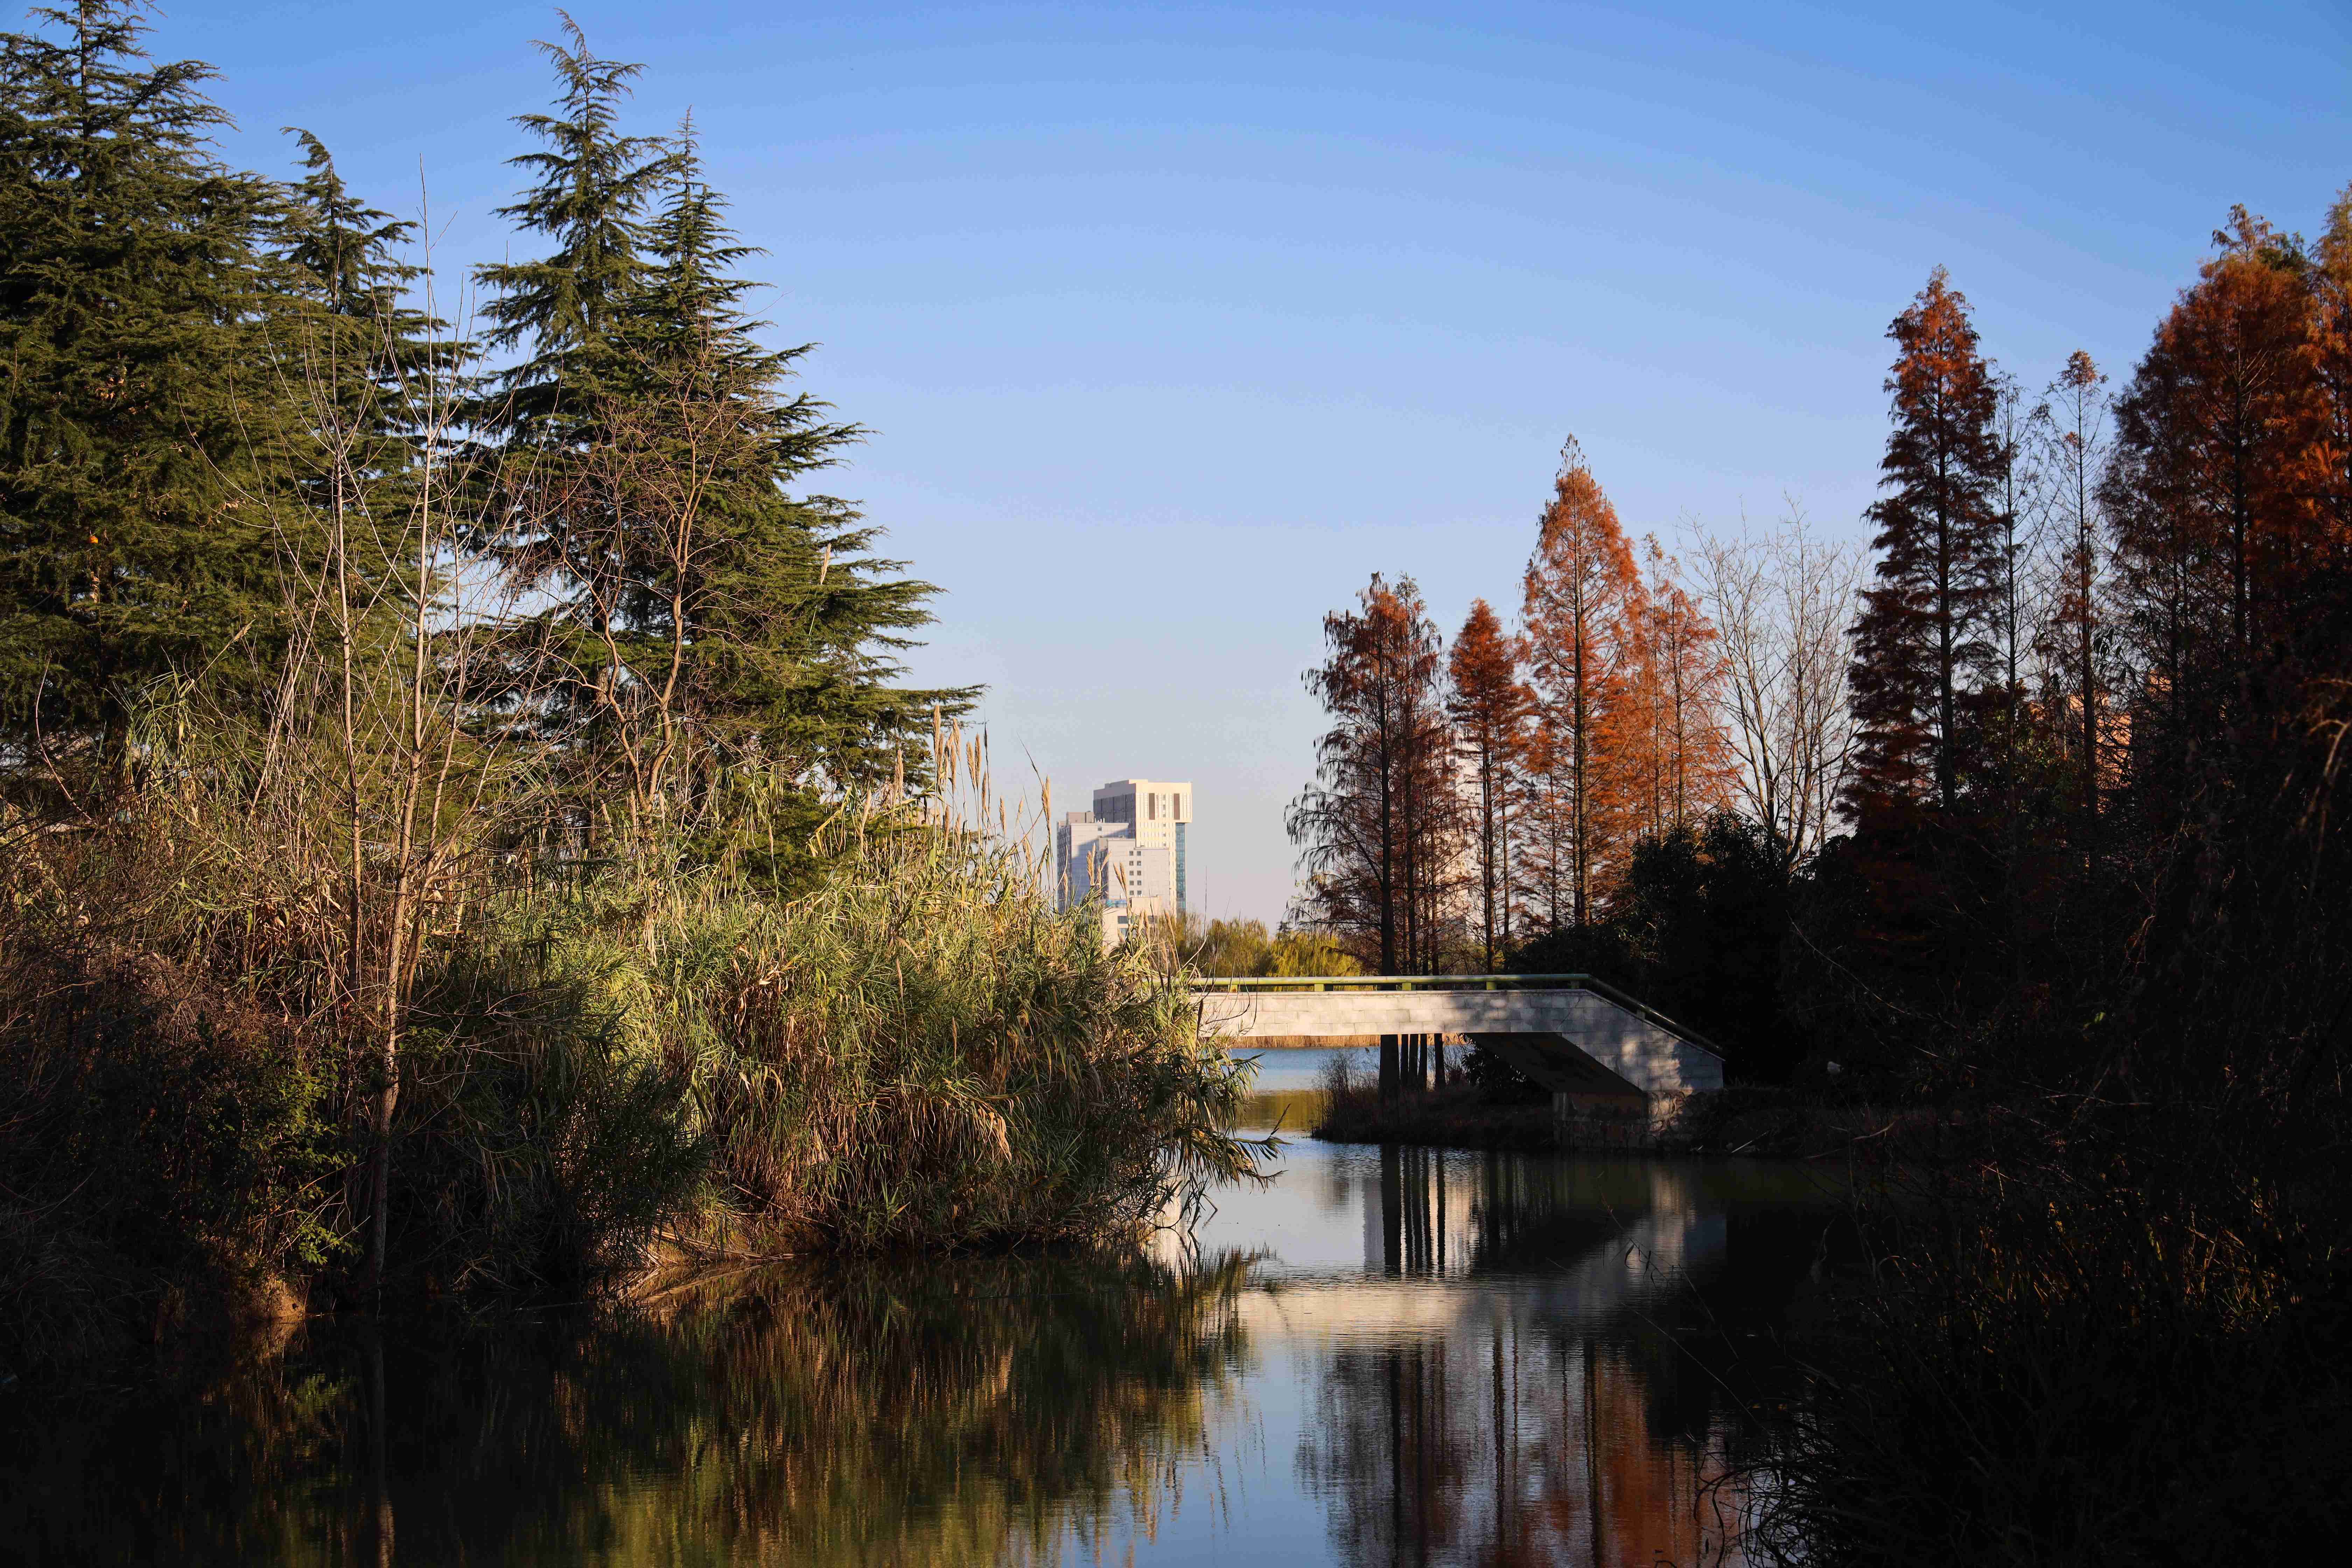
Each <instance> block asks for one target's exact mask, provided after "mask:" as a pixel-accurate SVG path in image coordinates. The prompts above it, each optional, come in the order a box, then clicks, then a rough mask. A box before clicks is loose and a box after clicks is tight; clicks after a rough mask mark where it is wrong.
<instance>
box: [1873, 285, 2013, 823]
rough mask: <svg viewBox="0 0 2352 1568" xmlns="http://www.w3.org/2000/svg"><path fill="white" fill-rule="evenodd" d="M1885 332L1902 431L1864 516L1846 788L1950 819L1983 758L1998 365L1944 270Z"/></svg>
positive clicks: (1995, 541) (1996, 569) (1996, 574)
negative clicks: (1868, 576)
mask: <svg viewBox="0 0 2352 1568" xmlns="http://www.w3.org/2000/svg"><path fill="white" fill-rule="evenodd" d="M1886 335H1887V336H1888V337H1890V338H1892V339H1894V340H1895V344H1896V347H1897V348H1898V350H1899V351H1900V352H1899V353H1897V355H1896V357H1895V364H1894V366H1893V368H1892V369H1891V370H1889V372H1888V373H1887V377H1886V390H1887V392H1888V393H1889V394H1890V395H1891V398H1892V412H1893V415H1894V428H1893V429H1892V431H1890V432H1889V434H1888V436H1887V438H1886V455H1885V458H1882V459H1881V461H1880V463H1879V476H1880V478H1879V483H1880V486H1881V488H1882V489H1884V491H1885V494H1884V495H1882V496H1881V497H1880V498H1879V500H1877V501H1875V502H1874V503H1873V504H1872V506H1871V508H1870V511H1869V517H1870V520H1871V521H1873V522H1874V523H1875V524H1877V526H1878V534H1877V537H1876V538H1875V539H1874V540H1873V541H1872V543H1873V545H1874V548H1875V549H1876V550H1877V552H1878V562H1877V566H1876V579H1875V581H1874V583H1873V584H1872V585H1871V586H1870V587H1869V588H1867V589H1866V590H1864V593H1863V595H1862V599H1863V610H1862V616H1861V618H1860V619H1859V620H1858V621H1857V622H1856V623H1855V625H1854V628H1853V640H1854V662H1853V672H1852V677H1851V679H1852V690H1853V713H1854V719H1855V722H1856V727H1857V731H1858V740H1859V743H1858V745H1857V748H1856V755H1855V761H1854V767H1853V782H1852V783H1851V784H1850V785H1849V786H1848V795H1849V797H1850V798H1851V799H1852V800H1853V802H1854V804H1856V805H1859V806H1862V807H1864V808H1865V809H1867V808H1870V807H1874V806H1879V805H1895V804H1902V803H1909V804H1916V805H1932V806H1934V807H1936V808H1937V809H1939V810H1940V811H1941V812H1943V813H1944V814H1945V815H1946V816H1949V815H1951V814H1952V813H1954V812H1956V811H1957V810H1958V807H1959V805H1960V794H1961V789H1962V786H1963V784H1965V783H1966V782H1967V780H1968V779H1969V775H1970V773H1972V772H1973V771H1976V768H1977V764H1978V763H1979V761H1980V759H1979V757H1978V755H1977V752H1978V750H1979V744H1980V741H1981V736H1982V730H1983V726H1982V724H1981V722H1980V720H1981V717H1982V716H1981V714H1980V713H1979V711H1978V710H1977V709H1978V699H1979V694H1980V693H1981V692H1982V691H1983V690H1984V689H1985V688H1986V686H1987V684H1988V683H1989V682H1990V681H1991V679H1993V668H1992V666H1993V645H1992V642H1991V640H1990V637H1989V635H1988V634H1989V630H1990V623H1991V617H1992V615H1993V612H1994V609H1995V600H1996V597H1997V594H1998V585H1999V582H2000V563H2001V560H2002V531H2001V526H2000V521H2001V520H2000V500H1999V484H2000V476H2001V471H2002V468H2003V465H2004V463H2005V461H2006V458H2005V455H2004V452H2003V448H2002V447H2001V444H2000V441H1999V439H1998V438H1997V437H1996V436H1995V434H1994V430H1993V415H1994V411H1995V405H1996V401H1997V393H1996V387H1995V384H1994V381H1993V375H1992V369H1991V367H1990V365H1989V364H1988V363H1986V362H1985V358H1984V355H1983V353H1981V351H1980V350H1979V347H1978V342H1977V330H1976V324H1975V323H1974V322H1973V321H1971V320H1970V319H1969V302H1968V300H1967V299H1966V298H1965V297H1964V296H1962V295H1961V293H1960V292H1959V290H1958V289H1954V288H1953V287H1952V286H1951V281H1950V279H1949V278H1948V277H1947V275H1946V274H1945V272H1944V269H1943V268H1940V267H1939V268H1937V269H1936V270H1935V272H1934V274H1933V275H1932V276H1931V277H1929V279H1927V287H1926V288H1925V289H1921V290H1920V291H1919V296H1918V298H1917V299H1916V300H1914V301H1913V302H1912V305H1911V308H1910V309H1908V310H1905V311H1904V312H1903V313H1902V314H1901V315H1900V316H1897V317H1896V318H1895V322H1894V324H1893V325H1892V326H1890V327H1889V328H1887V331H1886Z"/></svg>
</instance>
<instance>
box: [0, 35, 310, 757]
mask: <svg viewBox="0 0 2352 1568" xmlns="http://www.w3.org/2000/svg"><path fill="white" fill-rule="evenodd" d="M35 15H36V16H37V18H38V20H39V21H40V23H41V24H43V27H44V30H43V31H41V32H39V33H33V34H8V35H5V36H0V367H5V369H0V689H5V692H6V694H7V696H6V700H5V709H0V732H5V744H6V751H7V752H8V754H9V757H10V761H11V762H12V763H14V764H16V765H19V766H31V767H33V768H34V769H35V770H36V771H37V772H38V773H41V774H42V775H43V776H45V777H47V778H49V779H50V780H51V781H52V782H54V783H58V784H65V785H66V786H67V787H68V791H69V792H78V791H79V788H80V787H81V784H77V783H75V782H74V781H76V780H79V781H82V782H83V783H88V782H89V781H96V780H101V779H105V778H110V777H116V776H119V775H120V773H121V769H122V767H123V766H124V765H125V763H126V761H127V759H128V756H129V734H128V731H129V724H130V717H131V710H132V707H133V704H134V703H135V702H136V700H137V698H138V694H139V693H140V692H141V690H142V689H143V688H145V687H146V686H147V685H148V684H149V683H150V682H152V681H153V680H154V679H157V678H159V677H161V676H163V675H165V674H167V673H169V672H173V671H176V672H179V673H182V674H184V675H190V676H194V675H197V674H200V673H201V674H209V675H212V676H215V677H218V678H226V679H236V673H237V671H238V669H239V668H241V667H243V666H244V665H245V664H246V663H247V661H248V660H249V658H250V657H251V654H252V653H253V651H254V650H256V649H257V648H259V647H266V646H267V645H268V642H269V641H270V638H271V635H272V628H273V626H275V625H276V624H277V623H278V619H279V616H280V610H281V606H280V602H279V599H278V593H277V588H276V583H275V578H274V576H273V574H272V570H271V565H270V560H271V555H272V552H273V545H274V543H275V542H276V541H275V524H276V520H275V519H274V518H273V516H272V513H273V510H274V509H273V508H272V507H271V506H270V505H268V503H267V502H266V500H264V499H263V497H264V495H265V493H266V491H267V490H268V486H267V485H265V484H263V483H261V482H260V481H259V478H258V476H257V472H256V469H255V464H254V454H255V453H256V451H257V449H259V448H261V447H267V446H268V445H269V444H270V442H271V441H272V440H273V439H274V438H275V433H276V432H277V431H278V429H279V427H280V426H281V425H282V423H283V419H284V416H285V408H284V398H283V387H282V384H280V382H279V378H278V375H277V374H276V372H275V369H274V367H273V366H272V364H271V363H270V358H269V354H268V342H269V334H268V318H269V316H270V315H271V314H272V312H273V311H274V310H275V309H276V304H277V301H276V300H275V298H274V296H273V293H272V290H271V289H270V287H269V285H268V277H267V272H266V268H264V266H263V264H262V258H261V257H260V255H259V247H260V241H261V237H262V233H263V228H264V225H265V222H266V219H267V217H268V214H269V212H270V209H271V206H272V203H273V200H274V195H275V193H274V191H273V188H272V187H271V185H270V184H268V182H266V181H263V180H261V179H259V178H257V177H256V176H254V175H251V174H239V173H236V172H233V171H231V170H229V169H227V168H226V167H225V166H224V165H223V164H222V163H220V162H219V161H218V160H217V159H216V158H215V155H214V153H213V151H212V144H211V141H210V138H211V136H212V134H213V132H214V131H215V128H217V127H219V126H221V125H223V124H225V123H226V115H225V114H224V113H223V111H222V110H220V109H218V108H217V107H215V105H214V104H212V103H211V102H210V101H208V100H206V98H205V95H204V91H203V87H204V84H205V82H206V81H208V80H210V79H212V78H213V76H214V75H215V73H214V72H213V70H212V69H211V68H210V67H208V66H205V65H204V64H201V63H199V62H196V61H192V60H183V61H177V62H174V63H172V64H168V65H153V64H151V63H150V62H149V60H148V58H147V57H146V54H145V52H144V50H143V49H142V38H143V37H144V35H145V33H146V31H147V26H146V23H145V21H144V20H143V18H142V7H141V6H139V5H134V4H126V3H122V0H81V3H80V4H78V5H73V6H71V7H70V8H65V9H45V10H41V11H38V12H37V13H35Z"/></svg>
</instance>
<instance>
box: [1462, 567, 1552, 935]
mask: <svg viewBox="0 0 2352 1568" xmlns="http://www.w3.org/2000/svg"><path fill="white" fill-rule="evenodd" d="M1523 658H1525V648H1524V646H1523V645H1522V644H1521V642H1520V640H1519V639H1518V638H1517V637H1512V636H1509V635H1507V634H1506V633H1505V632H1504V630H1503V625H1502V622H1501V621H1499V620H1498V619H1496V616H1495V612H1494V610H1493V609H1492V608H1490V607H1489V606H1488V605H1487V603H1486V600H1484V599H1475V600H1473V601H1471V605H1470V614H1469V616H1468V618H1467V619H1465V621H1464V622H1463V623H1462V630H1461V631H1460V633H1459V634H1457V635H1456V636H1455V637H1454V649H1453V652H1452V653H1451V654H1450V655H1449V656H1448V658H1447V663H1446V670H1447V674H1448V675H1449V677H1450V678H1451V681H1452V692H1451V694H1450V696H1449V698H1448V700H1447V713H1448V716H1449V717H1450V718H1452V720H1453V721H1454V733H1455V735H1456V736H1457V737H1458V741H1457V743H1458V745H1459V747H1460V751H1461V759H1462V763H1463V765H1464V766H1465V768H1466V769H1467V770H1468V773H1469V777H1468V779H1467V781H1466V783H1467V785H1468V788H1469V792H1470V802H1469V805H1470V819H1471V822H1470V850H1471V866H1472V868H1473V872H1474V874H1475V876H1476V878H1477V884H1478V921H1479V925H1478V939H1479V952H1480V962H1481V965H1482V967H1483V968H1484V969H1485V970H1486V973H1490V974H1491V973H1495V972H1496V969H1498V968H1499V967H1500V966H1501V963H1502V955H1503V954H1504V953H1505V952H1507V951H1508V950H1509V948H1510V945H1511V871H1510V865H1511V831H1510V830H1511V795H1512V789H1513V785H1514V782H1515V780H1516V777H1517V769H1518V765H1519V761H1520V757H1521V754H1522V752H1524V750H1525V748H1526V745H1527V727H1528V710H1529V708H1530V706H1531V704H1532V699H1531V697H1530V695H1529V693H1528V689H1527V686H1526V685H1525V683H1524V682H1522V681H1521V680H1520V679H1519V666H1520V664H1521V662H1522V660H1523Z"/></svg>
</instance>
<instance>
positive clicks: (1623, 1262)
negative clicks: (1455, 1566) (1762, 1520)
mask: <svg viewBox="0 0 2352 1568" xmlns="http://www.w3.org/2000/svg"><path fill="white" fill-rule="evenodd" d="M1759 1178H1760V1182H1761V1184H1762V1187H1763V1190H1762V1191H1760V1192H1759V1190H1758V1183H1759ZM1378 1187H1379V1220H1380V1225H1379V1237H1380V1242H1379V1256H1378V1258H1377V1259H1375V1258H1372V1257H1370V1256H1369V1254H1370V1247H1369V1245H1368V1247H1367V1252H1368V1256H1367V1258H1366V1264H1367V1269H1366V1272H1367V1275H1368V1277H1374V1276H1385V1277H1387V1278H1389V1279H1399V1280H1415V1281H1419V1282H1421V1283H1420V1287H1419V1289H1420V1291H1421V1293H1422V1310H1418V1311H1414V1312H1412V1313H1410V1314H1407V1313H1402V1312H1399V1311H1396V1310H1394V1303H1393V1300H1392V1299H1391V1300H1381V1298H1392V1296H1393V1293H1392V1292H1391V1291H1387V1290H1381V1289H1379V1288H1378V1287H1376V1286H1374V1285H1372V1284H1370V1281H1369V1279H1368V1283H1367V1285H1366V1286H1364V1287H1360V1288H1357V1289H1356V1290H1355V1291H1354V1292H1351V1291H1350V1290H1349V1288H1348V1287H1344V1286H1342V1287H1339V1288H1338V1289H1339V1294H1340V1295H1342V1296H1345V1295H1348V1294H1350V1293H1358V1294H1363V1295H1366V1296H1368V1297H1370V1298H1373V1300H1367V1301H1366V1302H1365V1310H1362V1311H1361V1312H1350V1311H1349V1310H1346V1309H1344V1308H1341V1307H1338V1306H1336V1305H1335V1306H1331V1307H1327V1308H1325V1309H1323V1310H1322V1311H1321V1312H1319V1313H1318V1317H1320V1318H1321V1319H1322V1322H1321V1324H1320V1326H1321V1328H1322V1329H1323V1331H1324V1333H1325V1336H1326V1338H1327V1341H1328V1344H1327V1348H1326V1350H1325V1352H1324V1354H1323V1355H1322V1356H1321V1357H1320V1358H1319V1359H1320V1370H1319V1373H1318V1375H1317V1379H1316V1390H1315V1396H1314V1408H1313V1418H1312V1419H1310V1420H1309V1421H1307V1423H1306V1424H1305V1425H1304V1427H1303V1436H1302V1437H1301V1439H1300V1443H1299V1451H1298V1457H1297V1465H1298V1469H1299V1473H1300V1477H1301V1479H1302V1480H1303V1481H1304V1482H1305V1483H1306V1484H1307V1487H1308V1488H1309V1489H1311V1490H1313V1491H1315V1492H1317V1493H1319V1494H1320V1495H1322V1496H1323V1497H1324V1498H1325V1499H1326V1500H1327V1508H1328V1525H1329V1532H1330V1540H1331V1543H1332V1546H1333V1549H1334V1552H1335V1554H1336V1555H1337V1557H1338V1558H1339V1561H1341V1562H1344V1563H1362V1564H1390V1563H1465V1564H1474V1563H1475V1564H1496V1565H1502V1564H1517V1563H1530V1564H1532V1563H1593V1564H1620V1563H1625V1564H1634V1563H1638V1564H1643V1565H1644V1568H1646V1565H1648V1564H1652V1563H1737V1562H1738V1561H1740V1558H1739V1555H1738V1541H1737V1532H1738V1516H1739V1513H1740V1511H1741V1504H1742V1501H1743V1499H1742V1498H1741V1496H1740V1495H1739V1493H1738V1487H1737V1483H1736V1481H1734V1480H1730V1479H1727V1477H1729V1476H1731V1475H1732V1474H1734V1473H1735V1471H1736V1468H1737V1467H1736V1461H1737V1460H1738V1458H1740V1457H1741V1450H1742V1449H1743V1448H1744V1447H1745V1441H1744V1440H1745V1439H1746V1438H1747V1437H1748V1436H1751V1435H1752V1426H1751V1425H1750V1423H1749V1422H1748V1419H1747V1416H1746V1413H1747V1411H1748V1410H1749V1409H1751V1408H1755V1407H1757V1406H1758V1405H1759V1404H1762V1403H1766V1402H1769V1400H1770V1399H1771V1398H1772V1397H1774V1396H1775V1395H1776V1394H1778V1393H1780V1392H1782V1391H1781V1390H1780V1389H1779V1388H1777V1387H1775V1386H1774V1385H1775V1384H1777V1383H1778V1381H1779V1380H1778V1379H1777V1378H1776V1377H1775V1376H1774V1373H1775V1372H1776V1371H1777V1370H1778V1364H1777V1358H1776V1357H1772V1356H1769V1355H1764V1356H1759V1355H1758V1354H1757V1353H1755V1352H1754V1351H1753V1350H1749V1351H1748V1352H1746V1353H1742V1352H1741V1351H1740V1349H1739V1347H1740V1346H1742V1345H1743V1344H1750V1345H1752V1344H1753V1343H1755V1342H1757V1341H1758V1340H1759V1336H1760V1332H1761V1331H1763V1330H1766V1329H1769V1327H1771V1326H1772V1325H1773V1324H1774V1323H1775V1322H1776V1321H1777V1319H1778V1316H1779V1313H1780V1309H1781V1308H1782V1306H1783V1305H1784V1304H1785V1303H1786V1301H1787V1300H1788V1299H1789V1295H1790V1292H1791V1291H1792V1290H1793V1289H1794V1288H1795V1286H1796V1284H1797V1282H1798V1280H1799V1279H1800V1278H1801V1275H1802V1274H1803V1273H1804V1272H1805V1269H1806V1268H1807V1265H1808V1263H1809V1261H1810V1258H1811V1254H1812V1253H1813V1251H1814V1250H1815V1248H1816V1247H1817V1245H1818V1239H1819V1237H1820V1236H1821V1234H1822V1215H1821V1214H1820V1210H1819V1204H1818V1198H1817V1196H1816V1195H1815V1194H1813V1193H1812V1192H1811V1189H1810V1184H1805V1183H1803V1182H1802V1181H1801V1179H1799V1180H1791V1179H1790V1178H1789V1173H1773V1172H1770V1171H1761V1172H1759V1171H1758V1170H1756V1169H1754V1168H1750V1169H1748V1170H1736V1169H1727V1168H1725V1167H1719V1166H1718V1167H1706V1166H1676V1165H1673V1164H1669V1163H1663V1162H1654V1161H1632V1160H1624V1161H1582V1162H1572V1161H1559V1160H1541V1159H1528V1158H1519V1157H1512V1156H1507V1155H1472V1156H1465V1155H1459V1154H1455V1155H1447V1154H1441V1153H1436V1152H1430V1151H1426V1150H1398V1149H1389V1150H1383V1151H1381V1155H1380V1163H1379V1174H1378ZM1741 1189H1746V1190H1741ZM1759 1197H1762V1198H1764V1199H1765V1200H1766V1201H1764V1202H1763V1203H1761V1204H1759V1203H1758V1202H1757V1201H1756V1200H1757V1199H1758V1198H1759ZM1367 1217H1368V1218H1369V1217H1370V1216H1369V1214H1368V1215H1367ZM1369 1239H1370V1238H1369V1237H1368V1242H1369ZM1449 1287H1450V1289H1449ZM1440 1291H1443V1292H1445V1293H1446V1294H1447V1295H1449V1296H1451V1297H1452V1298H1453V1299H1454V1302H1455V1303H1456V1307H1455V1310H1453V1311H1451V1312H1443V1311H1441V1312H1435V1313H1433V1312H1432V1311H1431V1310H1429V1308H1430V1305H1431V1303H1430V1302H1429V1301H1428V1300H1427V1297H1428V1296H1429V1295H1430V1294H1431V1293H1433V1292H1440ZM1384 1323H1385V1324H1387V1325H1389V1326H1388V1327H1387V1328H1385V1329H1383V1327H1382V1325H1383V1324H1384Z"/></svg>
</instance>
